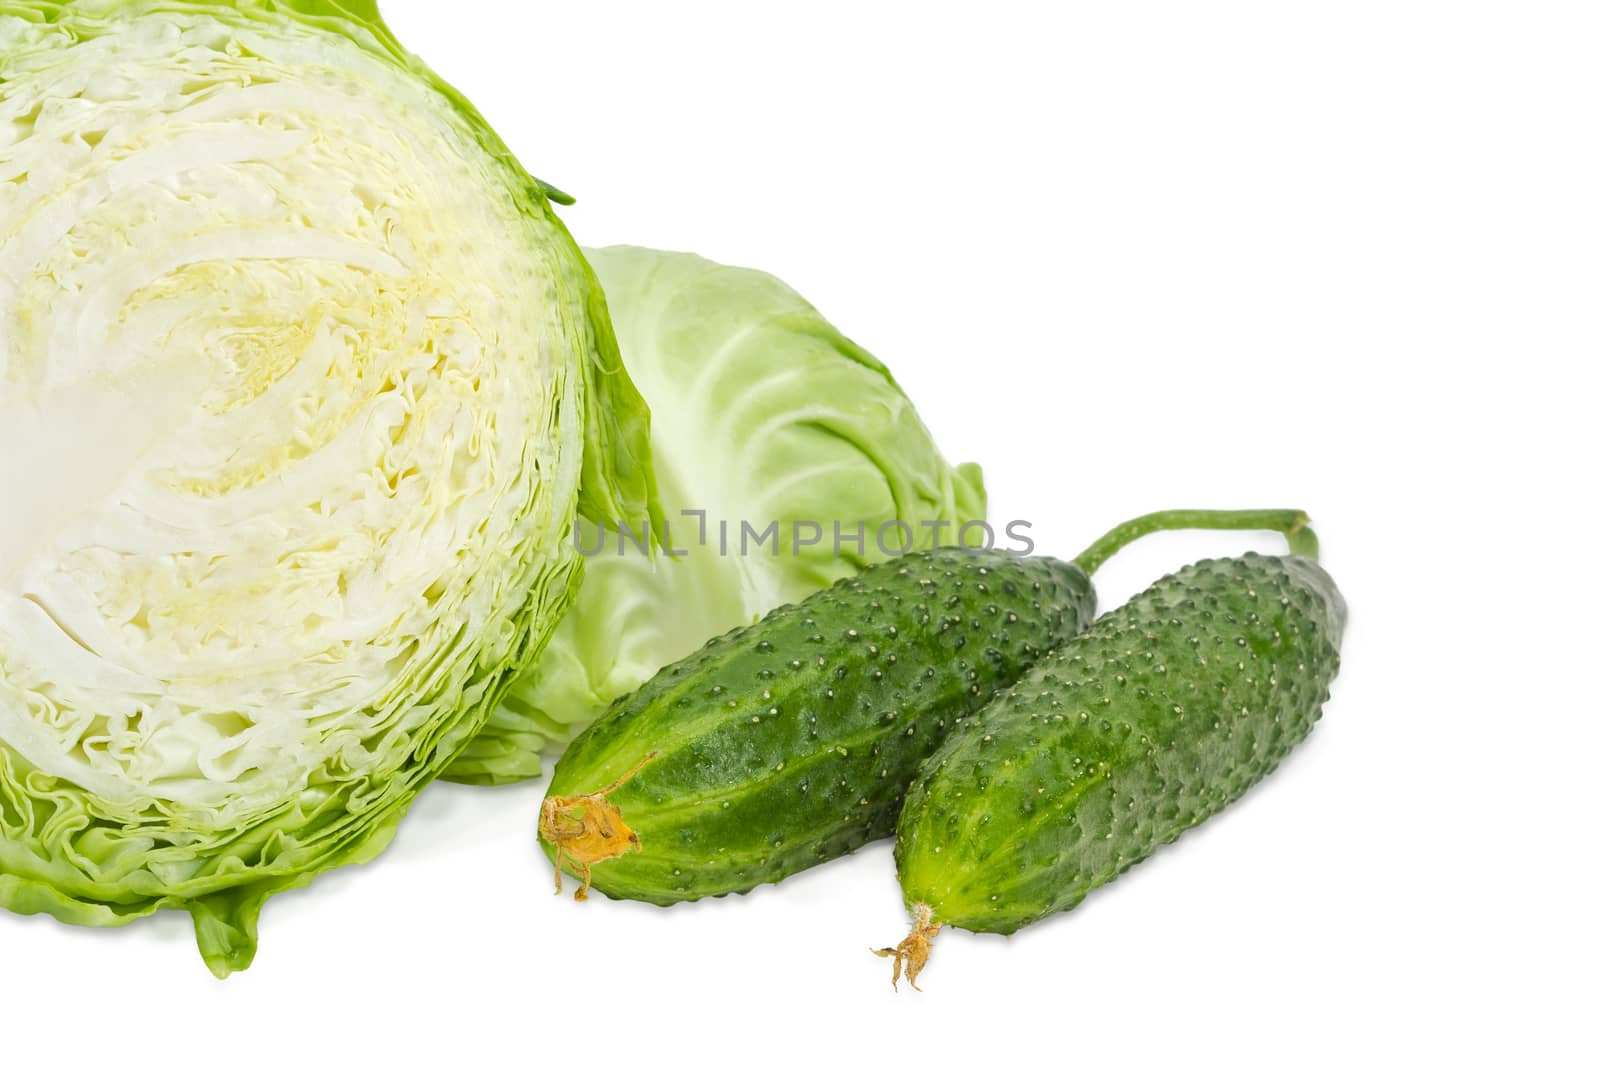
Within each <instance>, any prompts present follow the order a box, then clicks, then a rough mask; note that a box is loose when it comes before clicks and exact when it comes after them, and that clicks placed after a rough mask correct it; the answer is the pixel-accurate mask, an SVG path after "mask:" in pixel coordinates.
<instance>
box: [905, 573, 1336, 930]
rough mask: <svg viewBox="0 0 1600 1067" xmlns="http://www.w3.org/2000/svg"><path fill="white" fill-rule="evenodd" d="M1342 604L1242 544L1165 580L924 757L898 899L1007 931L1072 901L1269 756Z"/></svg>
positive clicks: (1299, 715)
mask: <svg viewBox="0 0 1600 1067" xmlns="http://www.w3.org/2000/svg"><path fill="white" fill-rule="evenodd" d="M1343 625H1344V602H1343V600H1342V599H1341V598H1340V596H1339V593H1338V591H1337V589H1336V588H1335V587H1334V585H1333V582H1332V580H1331V579H1330V578H1329V577H1328V576H1327V574H1326V572H1324V571H1323V570H1322V569H1321V568H1320V567H1318V566H1317V565H1316V564H1315V563H1312V562H1310V561H1309V560H1305V559H1301V558H1298V557H1290V558H1287V559H1280V558H1277V557H1264V556H1257V555H1254V554H1251V555H1248V556H1245V557H1243V558H1240V559H1228V560H1209V561H1206V562H1203V563H1199V564H1196V565H1194V566H1191V567H1186V568H1185V569H1183V570H1182V571H1180V572H1179V573H1177V574H1175V575H1172V576H1169V577H1167V578H1164V579H1162V580H1161V581H1160V582H1157V583H1156V584H1155V585H1154V586H1152V587H1151V588H1149V589H1148V590H1146V591H1145V592H1143V593H1141V594H1140V595H1139V596H1138V597H1136V598H1135V599H1133V600H1132V601H1130V602H1129V603H1128V604H1126V605H1125V606H1123V607H1121V608H1118V609H1117V610H1115V611H1112V612H1109V613H1108V614H1106V615H1104V616H1103V617H1101V618H1100V619H1098V620H1097V621H1096V622H1095V623H1094V624H1093V625H1092V626H1091V627H1090V628H1089V629H1088V630H1087V631H1086V632H1085V633H1084V634H1082V635H1081V636H1079V637H1077V638H1076V639H1074V640H1073V641H1072V642H1071V643H1069V644H1067V645H1065V646H1064V647H1062V648H1060V649H1058V650H1056V651H1054V652H1052V653H1050V654H1048V655H1047V656H1045V657H1044V659H1043V660H1041V661H1040V663H1039V664H1038V665H1037V666H1036V667H1035V668H1034V669H1033V670H1031V671H1030V672H1028V674H1027V676H1026V677H1024V678H1023V679H1022V680H1021V681H1019V682H1018V683H1017V684H1016V685H1015V686H1013V687H1012V688H1011V689H1009V690H1007V691H1006V692H1004V693H1002V694H1001V695H1000V696H999V697H997V698H996V699H995V700H994V701H993V702H991V703H990V704H989V706H988V707H986V708H984V709H983V710H982V711H981V712H980V713H979V714H978V715H977V716H975V717H974V718H973V719H972V721H971V722H970V723H968V725H967V726H966V728H965V729H963V730H962V732H961V733H960V734H959V735H958V736H955V737H952V738H951V739H950V740H949V741H948V742H947V743H946V744H945V745H944V746H943V747H942V748H941V749H940V750H939V751H938V752H937V753H935V755H934V756H933V757H932V758H931V759H930V760H929V762H928V765H927V767H926V768H924V770H923V772H922V773H921V775H920V776H919V777H918V778H917V780H916V781H915V783H914V784H913V785H912V787H911V789H910V791H909V793H908V796H907V799H906V804H905V808H904V810H903V812H902V813H901V818H900V824H899V828H898V831H897V837H898V840H897V842H896V847H895V858H896V863H897V865H898V867H899V871H900V882H901V888H902V890H903V892H904V895H905V900H906V904H907V906H908V907H915V906H916V905H918V904H926V905H928V906H929V907H931V908H932V910H933V918H934V921H935V922H939V923H946V924H950V925H954V926H959V927H961V928H963V929H967V930H974V931H979V932H993V933H1004V934H1009V933H1012V932H1014V931H1016V930H1017V929H1019V928H1021V927H1023V926H1026V925H1027V924H1029V923H1031V922H1034V921H1036V920H1038V919H1041V918H1043V917H1044V916H1046V915H1049V914H1051V913H1053V912H1057V911H1064V910H1066V909H1069V908H1072V907H1074V906H1076V905H1077V904H1078V903H1079V902H1080V901H1081V900H1082V899H1083V898H1084V896H1085V895H1086V894H1087V893H1088V892H1089V891H1090V890H1091V889H1094V888H1095V887H1096V886H1099V885H1103V884H1104V883H1106V882H1108V881H1110V880H1111V879H1113V878H1115V877H1116V876H1117V875H1119V874H1121V873H1122V872H1123V871H1125V870H1127V869H1128V868H1129V867H1131V866H1133V865H1134V864H1136V863H1138V862H1139V861H1141V860H1143V859H1145V858H1146V857H1147V856H1149V855H1150V854H1151V853H1152V852H1153V851H1155V849H1156V848H1157V847H1158V846H1159V845H1162V844H1164V843H1166V842H1169V841H1171V840H1173V839H1174V838H1176V837H1177V836H1178V835H1179V834H1181V833H1182V832H1183V831H1184V830H1186V829H1188V828H1189V827H1191V826H1195V825H1197V824H1199V823H1201V822H1204V821H1205V820H1206V819H1207V818H1209V817H1210V816H1211V815H1213V814H1215V813H1216V812H1217V811H1218V810H1219V809H1221V808H1222V807H1223V806H1225V805H1226V804H1228V803H1229V802H1231V801H1233V800H1235V799H1237V798H1238V797H1239V796H1240V795H1241V794H1243V793H1244V792H1245V791H1246V790H1247V789H1249V788H1250V786H1252V785H1253V784H1255V783H1256V782H1257V781H1259V780H1260V779H1261V778H1262V777H1264V776H1265V775H1266V774H1268V773H1269V772H1270V771H1272V769H1273V768H1275V767H1276V766H1277V765H1278V763H1279V761H1280V760H1282V759H1283V757H1284V756H1285V755H1286V754H1287V753H1288V752H1289V750H1290V749H1292V748H1293V747H1294V746H1295V745H1296V744H1298V743H1299V742H1300V741H1301V740H1303V739H1304V738H1305V736H1306V735H1307V734H1308V733H1310V731H1311V727H1312V725H1313V724H1314V723H1315V722H1316V721H1317V719H1318V718H1320V717H1321V714H1322V705H1323V703H1324V702H1325V701H1326V700H1327V698H1328V686H1329V683H1330V682H1331V681H1332V680H1333V677H1334V675H1335V674H1336V673H1337V671H1338V667H1339V652H1338V644H1339V638H1340V635H1341V631H1342V629H1343Z"/></svg>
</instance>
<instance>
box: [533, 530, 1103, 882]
mask: <svg viewBox="0 0 1600 1067" xmlns="http://www.w3.org/2000/svg"><path fill="white" fill-rule="evenodd" d="M1093 615H1094V592H1093V589H1092V587H1091V585H1090V581H1089V576H1088V575H1087V574H1086V573H1084V572H1083V571H1082V570H1081V569H1079V568H1078V567H1076V566H1075V565H1073V564H1071V563H1064V562H1061V561H1059V560H1053V559H1043V558H1040V559H1025V558H1019V557H1016V556H1011V555H1008V554H1006V553H1003V552H969V551H965V550H962V549H955V548H950V549H940V550H937V551H934V552H928V553H917V554H913V555H907V556H904V557H902V558H901V559H898V560H895V561H892V562H888V563H882V564H878V565H876V566H873V567H869V568H867V569H866V570H864V571H862V572H861V574H859V575H858V576H856V577H854V578H849V579H845V580H843V581H841V582H839V583H838V584H836V585H834V586H832V587H831V588H829V589H825V590H823V591H822V592H820V593H817V594H815V595H813V596H811V597H809V598H807V599H806V600H804V601H802V602H800V603H799V604H792V605H789V606H787V607H782V608H779V609H778V610H776V611H774V612H772V613H771V614H770V615H768V616H767V617H766V618H764V619H762V620H761V621H760V622H758V623H756V624H754V625H753V626H749V627H745V628H744V629H741V630H735V631H734V632H732V633H730V634H727V635H725V636H723V637H719V638H715V639H713V640H712V641H711V642H710V643H709V644H707V645H706V646H705V647H704V648H703V649H701V650H700V651H699V652H697V653H695V654H694V655H692V656H690V657H688V658H687V659H684V660H682V661H680V662H679V663H677V664H674V665H673V666H671V667H667V668H665V669H664V670H662V671H661V672H660V673H659V674H657V675H656V676H655V677H654V678H653V679H651V680H650V681H649V682H647V683H645V685H644V686H643V687H642V688H640V689H639V690H638V691H637V692H636V693H634V694H633V695H631V696H629V697H625V698H623V700H622V701H620V702H619V703H618V704H617V705H616V706H614V707H613V708H612V709H611V710H610V711H608V712H607V713H606V714H605V715H604V716H602V717H601V718H600V719H599V720H598V721H596V722H595V723H594V724H593V725H592V726H590V727H589V729H588V730H586V731H585V732H584V733H583V734H582V735H580V736H579V737H578V738H577V740H575V741H574V742H573V743H572V747H571V748H569V749H568V750H567V752H566V754H565V755H564V756H563V757H562V758H561V761H560V762H559V763H558V764H557V765H556V770H555V774H554V776H553V778H552V779H551V782H550V793H551V794H553V795H555V796H573V795H576V796H585V795H592V794H594V793H596V792H598V791H599V790H601V789H602V788H603V787H605V786H607V785H609V784H610V783H612V782H614V781H616V780H617V779H619V778H621V777H622V776H623V775H625V774H627V773H628V772H629V771H630V770H631V769H633V768H635V767H638V766H639V765H640V763H641V762H642V761H644V760H646V759H647V758H648V759H649V762H648V763H647V764H645V765H644V766H643V767H642V768H640V769H639V771H638V773H637V774H636V775H634V776H633V777H632V778H631V779H629V780H628V781H626V782H624V783H623V784H622V785H621V786H619V787H618V788H617V789H616V790H615V791H614V792H612V793H611V794H610V795H609V800H610V801H611V802H612V803H613V804H614V805H615V806H616V808H618V809H620V811H621V812H622V813H623V814H624V816H625V818H626V819H627V825H628V826H629V827H631V828H632V831H633V833H634V834H635V835H637V837H638V839H639V841H640V848H639V850H638V851H636V852H633V853H631V854H628V855H623V856H619V857H616V858H612V859H609V860H608V861H607V862H605V863H603V864H597V865H596V866H595V867H594V868H593V872H592V878H593V884H594V887H595V888H596V889H598V890H600V891H601V892H602V893H605V894H606V895H607V896H611V897H625V898H629V899H637V900H648V901H652V902H654V903H657V904H670V903H673V902H676V901H680V900H693V899H696V898H698V897H703V896H709V895H720V894H723V893H729V892H743V891H745V890H748V889H751V888H752V887H754V886H756V885H759V884H761V883H763V882H771V881H776V880H778V879H780V878H783V877H785V876H786V875H789V874H793V873H794V872H796V871H799V870H803V869H805V868H807V867H811V866H813V865H815V864H818V863H821V862H823V861H824V860H828V859H831V858H833V857H835V856H840V855H843V854H844V853H846V852H849V851H850V850H851V849H854V848H857V847H859V846H860V845H861V844H863V843H864V842H867V841H870V840H873V839H874V838H878V837H887V836H888V835H889V834H891V833H893V832H894V820H895V816H896V815H897V814H898V813H899V810H900V801H901V798H902V797H903V795H904V793H905V787H906V783H907V782H908V781H909V780H910V778H911V775H912V772H913V771H914V770H915V768H916V767H917V766H918V765H919V764H920V763H921V762H922V761H923V760H924V759H925V758H926V757H927V756H928V754H929V753H930V752H932V751H933V749H934V747H935V746H937V744H938V743H939V741H940V740H941V739H942V738H943V737H944V735H945V734H946V733H947V732H948V731H949V730H950V729H951V728H953V727H954V726H955V725H956V724H957V723H958V722H959V721H960V720H961V719H963V718H964V717H965V716H967V715H969V714H971V713H972V712H973V711H974V710H976V709H977V708H978V707H981V706H982V705H983V703H984V702H985V701H987V700H988V699H989V698H990V696H992V695H993V693H994V691H995V689H997V688H998V687H1000V686H1004V685H1009V684H1010V683H1011V682H1013V681H1015V680H1016V679H1017V678H1018V677H1019V676H1020V675H1021V674H1022V672H1023V670H1025V669H1026V668H1027V667H1028V666H1030V665H1032V664H1033V663H1034V661H1035V660H1037V659H1038V658H1039V657H1040V656H1042V655H1043V654H1044V653H1045V652H1046V651H1047V650H1048V649H1050V648H1052V647H1054V646H1056V645H1058V644H1060V643H1061V642H1062V641H1064V640H1065V639H1066V638H1067V637H1070V636H1071V635H1072V634H1075V633H1077V632H1078V631H1079V630H1081V629H1082V628H1083V627H1084V626H1085V625H1087V623H1088V620H1089V619H1090V618H1092V617H1093ZM545 836H546V841H545V850H546V852H547V853H549V854H550V855H551V857H552V859H555V857H556V850H555V846H554V845H553V844H552V843H551V842H550V841H549V840H548V837H549V835H548V834H546V835H545ZM569 869H570V868H569Z"/></svg>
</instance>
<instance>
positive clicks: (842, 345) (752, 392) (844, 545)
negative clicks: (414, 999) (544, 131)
mask: <svg viewBox="0 0 1600 1067" xmlns="http://www.w3.org/2000/svg"><path fill="white" fill-rule="evenodd" d="M586 255H587V256H588V257H589V261H590V263H591V264H593V266H594V268H595V272H596V273H597V274H598V275H599V277H600V281H601V283H602V285H603V286H604V288H605V291H606V299H607V301H608V302H609V304H610V308H611V317H612V321H613V323H614V324H615V326H616V331H617V337H618V339H619V340H620V342H621V345H622V359H623V362H624V363H625V364H626V365H627V368H628V372H629V374H630V375H632V377H633V379H634V381H635V382H637V383H638V385H639V389H640V391H641V392H642V393H643V394H644V396H645V399H646V400H647V401H649V403H650V405H651V409H652V411H653V420H652V429H651V444H652V452H653V455H654V457H655V462H656V474H657V484H658V485H659V487H660V492H661V501H662V505H663V508H664V510H665V511H666V516H667V518H668V519H669V521H670V522H671V534H672V537H671V540H672V545H671V546H669V547H671V548H672V549H673V550H674V551H676V552H682V553H684V555H683V556H682V557H681V558H668V557H666V556H663V555H657V556H654V557H651V556H647V555H646V554H645V553H644V552H643V551H641V550H640V549H639V548H638V546H637V545H636V544H635V543H634V542H632V541H627V540H620V541H619V539H618V538H617V537H616V536H615V534H614V533H607V534H606V536H605V538H604V539H603V545H604V547H603V549H602V550H600V551H599V552H598V553H597V554H595V555H594V556H593V557H592V558H590V559H589V560H588V563H587V569H586V577H585V579H584V584H583V587H582V589H581V590H580V591H579V594H578V599H577V602H576V604H575V605H574V607H573V609H572V611H571V613H570V614H569V615H568V616H567V617H566V619H565V620H564V621H563V622H562V624H561V626H560V627H559V628H558V629H557V631H556V636H555V637H554V639H552V641H551V642H550V646H549V648H548V649H547V650H546V651H545V653H544V655H543V657H542V658H541V659H540V660H539V662H538V664H537V666H536V667H535V668H534V669H533V670H531V671H529V672H528V673H527V674H525V675H524V676H523V677H522V678H520V679H519V680H518V681H517V683H516V685H515V686H514V687H513V688H512V690H511V692H510V693H509V694H508V695H507V697H506V700H505V702H504V703H503V704H502V706H501V707H500V708H499V709H498V710H497V711H496V712H495V714H494V717H493V718H492V719H491V720H490V722H489V725H488V726H487V727H485V728H484V730H483V732H482V733H481V734H479V735H478V737H477V738H476V739H475V740H474V741H473V742H472V743H471V744H470V745H469V746H468V748H467V750H466V751H465V752H464V753H463V754H462V756H461V758H460V759H459V760H457V761H456V763H455V764H453V765H452V766H451V768H450V770H449V771H448V772H447V773H446V777H449V778H452V779H455V780H459V781H465V782H472V783H476V784H485V785H489V784H495V783H500V782H511V781H516V780H518V779H521V778H528V777H533V776H536V775H538V774H539V771H540V762H539V753H540V751H541V750H542V749H544V748H546V747H549V746H551V745H554V744H560V743H561V742H564V741H565V740H567V739H568V738H569V737H570V736H571V734H572V733H573V732H574V731H575V730H576V729H577V728H579V727H582V726H584V725H587V724H588V723H589V722H590V721H591V720H593V719H594V718H595V717H596V716H598V715H599V713H600V712H601V711H602V710H604V709H605V707H606V706H607V705H608V704H610V703H611V701H612V700H614V699H616V698H617V697H619V696H621V695H623V694H625V693H629V692H632V691H633V690H634V689H636V688H638V686H639V685H640V684H642V683H643V682H644V681H645V680H646V679H648V678H649V677H650V676H651V675H652V674H654V673H655V672H656V671H657V670H658V669H659V668H661V667H662V666H664V665H665V664H668V663H671V662H673V661H674V660H677V659H680V658H682V657H683V656H685V655H687V654H688V653H690V652H692V651H694V650H695V649H696V648H699V647H700V645H702V644H703V643H704V642H705V641H706V640H707V639H708V638H710V637H712V636H714V635H716V634H719V633H723V632H725V631H727V630H730V629H732V628H733V627H735V626H740V625H743V624H745V623H749V622H752V621H754V620H755V619H757V618H760V617H761V616H762V615H765V614H766V613H767V612H768V611H770V610H772V609H773V608H775V607H777V606H778V605H780V604H785V603H790V602H792V601H796V600H801V599H803V598H805V597H806V596H809V595H810V594H811V593H813V592H816V591H817V590H818V589H822V588H824V587H826V586H828V585H831V584H832V583H833V582H835V581H836V580H838V579H839V578H842V577H846V576H848V575H851V574H854V573H855V572H856V571H857V570H859V569H860V568H861V567H863V566H865V565H866V564H868V563H871V562H874V561H876V560H879V559H882V558H884V556H885V555H887V554H889V553H891V552H905V551H913V550H917V549H924V548H929V547H932V545H933V543H934V540H935V538H938V539H939V543H940V544H954V543H955V542H956V540H957V538H958V536H959V534H960V527H961V526H962V524H964V523H967V522H971V521H977V520H981V519H983V518H984V514H985V507H986V500H985V495H984V490H983V479H982V474H981V472H980V471H979V470H978V468H977V467H976V466H974V465H972V464H964V465H962V466H960V467H951V466H950V465H949V464H947V463H946V462H945V460H944V458H943V457H942V456H941V455H940V454H939V449H938V447H937V445H935V443H934V441H933V438H932V436H931V435H930V434H929V432H928V428H927V427H926V426H925V425H924V424H923V422H922V420H921V419H920V418H918V416H917V413H916V410H915V409H914V408H913V407H912V406H911V401H910V400H909V399H908V398H907V397H906V395H905V393H904V392H903V391H901V389H900V387H899V385H897V384H896V383H895V380H894V378H893V377H892V376H891V375H890V373H889V370H888V368H886V367H885V366H884V365H883V364H882V363H880V362H878V361H877V360H876V359H874V358H873V357H872V356H871V354H869V353H868V352H866V351H864V350H863V349H862V348H861V347H860V346H859V345H856V344H854V343H852V342H851V341H850V340H849V339H847V338H846V337H844V336H843V335H842V334H841V333H839V331H838V330H836V329H834V328H833V326H831V325H830V324H829V323H828V321H827V320H826V319H824V318H823V317H822V315H821V314H820V313H818V311H817V310H816V308H814V307H812V306H811V305H810V304H808V303H806V301H805V300H803V299H801V297H800V296H799V294H797V293H796V292H795V291H794V290H793V289H791V288H789V287H788V286H787V285H785V284H784V283H783V282H781V281H779V280H778V279H777V278H774V277H772V276H771V275H770V274H764V273H762V272H761V271H756V270H746V269H741V268H736V267H724V266H721V265H719V264H716V263H712V262H710V261H709V260H705V259H701V258H700V257H699V256H693V255H687V254H683V253H674V252H658V251H654V250H652V249H648V248H631V247H619V248H602V249H599V250H588V251H587V252H586ZM686 511H697V512H701V513H703V515H686V514H685V512H686ZM702 523H703V524H704V529H703V530H702ZM724 523H726V524H727V525H726V527H724V526H723V524H724ZM746 523H748V524H749V528H750V532H749V533H747V532H746V530H745V525H744V524H746ZM834 523H838V524H839V533H840V534H841V536H840V537H839V538H838V541H837V543H836V540H835V536H834V528H833V525H834ZM894 523H900V524H902V525H901V526H894V525H892V524H894ZM774 524H775V525H774ZM810 524H815V526H813V525H810ZM769 527H772V528H773V529H774V531H775V532H774V534H773V535H772V536H766V535H767V534H768V530H769ZM579 532H580V535H581V538H582V545H583V551H584V552H585V553H590V552H595V551H596V546H597V545H600V544H602V538H601V536H600V533H599V530H598V529H597V527H595V526H594V524H592V523H585V524H583V525H582V528H581V530H580V531H579ZM634 532H635V533H637V532H638V528H637V527H636V528H635V531H634ZM702 533H703V534H704V536H703V537H702ZM858 536H859V537H860V540H859V541H857V540H855V538H856V537H858ZM808 541H809V542H813V543H809V544H808V543H806V542H808Z"/></svg>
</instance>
